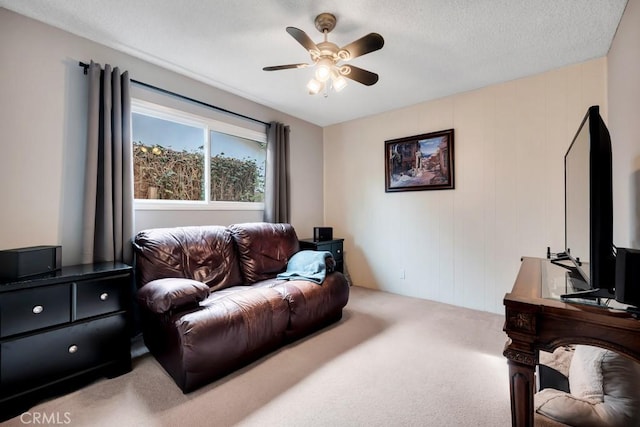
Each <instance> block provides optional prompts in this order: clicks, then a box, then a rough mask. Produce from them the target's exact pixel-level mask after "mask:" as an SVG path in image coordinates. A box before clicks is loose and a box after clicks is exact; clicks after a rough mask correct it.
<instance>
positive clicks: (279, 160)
mask: <svg viewBox="0 0 640 427" xmlns="http://www.w3.org/2000/svg"><path fill="white" fill-rule="evenodd" d="M289 193H290V190H289V126H285V125H283V124H282V123H276V122H271V123H270V124H269V131H268V133H267V171H266V179H265V197H264V199H265V200H264V220H265V222H273V223H278V222H285V223H288V222H289V221H290V215H291V214H290V205H291V204H290V201H289V198H290V197H289Z"/></svg>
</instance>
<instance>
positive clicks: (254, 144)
mask: <svg viewBox="0 0 640 427" xmlns="http://www.w3.org/2000/svg"><path fill="white" fill-rule="evenodd" d="M132 139H133V164H134V171H133V175H134V197H135V199H136V208H144V207H148V208H151V209H163V208H165V209H202V208H204V209H225V208H229V209H263V208H264V204H263V202H264V179H265V167H266V165H265V162H266V134H265V133H264V132H256V131H253V130H250V129H245V128H242V127H238V126H233V125H229V124H227V123H222V122H219V121H216V120H213V119H208V118H205V117H199V116H195V115H192V114H189V113H184V112H181V111H177V110H173V109H170V108H166V107H161V106H158V105H155V104H150V103H147V102H144V101H138V100H134V102H133V103H132Z"/></svg>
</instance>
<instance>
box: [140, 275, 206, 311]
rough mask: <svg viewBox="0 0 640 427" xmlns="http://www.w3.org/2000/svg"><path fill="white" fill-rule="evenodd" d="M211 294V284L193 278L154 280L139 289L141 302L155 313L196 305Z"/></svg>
mask: <svg viewBox="0 0 640 427" xmlns="http://www.w3.org/2000/svg"><path fill="white" fill-rule="evenodd" d="M208 296H209V286H207V285H206V284H204V283H202V282H198V281H196V280H191V279H176V278H169V279H157V280H152V281H151V282H149V283H147V284H146V285H145V286H143V287H142V288H140V289H139V290H138V294H137V298H138V301H139V302H140V304H142V305H144V306H145V307H147V308H148V309H149V310H151V311H153V312H154V313H166V312H168V311H170V310H174V309H176V308H187V307H189V306H194V305H196V304H198V303H199V302H200V301H202V300H204V299H205V298H207V297H208Z"/></svg>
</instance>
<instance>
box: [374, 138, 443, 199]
mask: <svg viewBox="0 0 640 427" xmlns="http://www.w3.org/2000/svg"><path fill="white" fill-rule="evenodd" d="M384 153H385V154H384V155H385V192H387V193H391V192H397V191H419V190H452V189H454V188H455V183H454V175H455V174H454V132H453V129H447V130H442V131H438V132H431V133H423V134H421V135H414V136H407V137H404V138H397V139H391V140H388V141H385V142H384Z"/></svg>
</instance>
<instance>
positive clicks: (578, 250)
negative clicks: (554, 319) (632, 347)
mask: <svg viewBox="0 0 640 427" xmlns="http://www.w3.org/2000/svg"><path fill="white" fill-rule="evenodd" d="M611 157H612V156H611V138H610V136H609V131H608V129H607V127H606V125H605V123H604V121H603V120H602V117H600V112H599V107H598V106H597V105H596V106H592V107H590V108H589V110H588V111H587V114H586V115H585V117H584V120H583V121H582V123H581V125H580V127H579V128H578V132H577V133H576V135H575V137H574V138H573V141H572V142H571V145H570V146H569V149H568V150H567V153H566V154H565V157H564V168H565V171H564V173H565V253H566V255H567V257H568V258H569V259H570V260H571V262H572V263H573V265H572V269H573V270H575V272H577V273H578V274H580V275H581V276H582V277H583V278H584V280H585V281H586V283H588V285H589V289H588V290H586V291H582V292H575V293H571V294H566V295H563V298H573V297H576V298H613V297H614V295H615V291H614V288H615V254H614V246H613V184H612V166H611V164H612V159H611Z"/></svg>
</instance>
